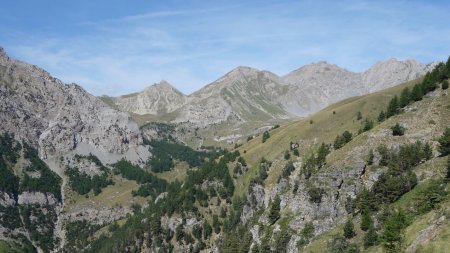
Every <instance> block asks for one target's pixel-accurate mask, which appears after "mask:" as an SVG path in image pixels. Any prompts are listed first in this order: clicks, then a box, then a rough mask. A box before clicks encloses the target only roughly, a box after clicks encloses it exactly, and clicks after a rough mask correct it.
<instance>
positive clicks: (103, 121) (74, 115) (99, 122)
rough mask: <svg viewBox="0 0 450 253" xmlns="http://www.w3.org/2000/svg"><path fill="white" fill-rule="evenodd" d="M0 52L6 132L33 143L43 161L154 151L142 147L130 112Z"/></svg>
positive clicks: (0, 111) (0, 104) (0, 117)
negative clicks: (70, 154) (68, 155)
mask: <svg viewBox="0 0 450 253" xmlns="http://www.w3.org/2000/svg"><path fill="white" fill-rule="evenodd" d="M0 50H1V51H0V52H1V53H0V98H1V99H0V121H1V122H3V123H2V127H1V130H2V131H4V132H9V133H14V134H15V136H16V137H17V138H18V139H25V140H27V141H29V142H30V143H32V144H33V145H34V146H35V147H38V148H39V152H40V155H41V157H42V158H44V159H45V158H47V157H48V156H59V155H62V154H65V153H67V152H70V151H74V152H78V151H80V152H86V151H92V152H93V153H98V154H103V157H104V158H105V160H108V159H107V158H108V154H119V155H120V154H125V153H127V152H128V153H129V154H130V155H131V153H139V155H134V157H135V158H136V157H141V156H144V158H145V156H148V155H149V154H145V152H144V151H142V150H140V149H141V148H140V145H141V144H142V137H141V135H140V132H139V128H138V126H137V125H136V123H134V122H133V120H132V119H131V117H130V116H129V115H128V114H127V113H123V112H118V111H116V110H113V109H111V108H110V107H108V106H107V105H105V104H104V103H103V102H102V101H100V100H99V99H98V98H96V97H94V96H92V95H90V94H88V93H87V92H86V91H85V90H83V89H82V88H81V87H80V86H78V85H76V84H70V85H66V84H63V83H62V82H61V81H60V80H58V79H56V78H54V77H52V76H50V74H49V73H47V72H46V71H44V70H42V69H40V68H38V67H36V66H34V65H29V64H26V63H23V62H20V61H17V60H13V59H11V58H9V57H8V56H7V55H6V53H5V52H4V51H3V49H0ZM18 126H19V127H18ZM133 150H134V151H133ZM136 150H137V151H136ZM139 151H140V152H139ZM131 156H133V155H131Z"/></svg>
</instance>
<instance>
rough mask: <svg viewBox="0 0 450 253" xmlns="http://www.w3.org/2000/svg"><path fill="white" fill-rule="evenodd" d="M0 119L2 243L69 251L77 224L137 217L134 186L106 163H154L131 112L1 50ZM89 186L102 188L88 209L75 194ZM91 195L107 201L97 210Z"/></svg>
mask: <svg viewBox="0 0 450 253" xmlns="http://www.w3.org/2000/svg"><path fill="white" fill-rule="evenodd" d="M0 121H1V122H2V123H1V126H0V136H1V139H2V141H1V145H0V146H1V148H0V172H1V173H2V175H1V179H0V181H1V187H0V216H1V217H2V223H1V225H0V230H1V232H2V233H1V235H0V239H2V240H3V239H4V240H6V241H10V242H12V243H13V244H15V243H19V245H22V246H23V247H35V248H36V249H37V250H38V252H50V251H54V250H56V249H57V248H58V247H64V245H65V244H66V240H65V234H66V232H67V226H70V225H68V224H71V223H72V222H75V221H78V220H88V221H93V222H94V221H95V222H96V224H104V223H110V222H112V221H114V220H117V219H120V218H122V217H124V216H125V215H126V214H129V213H131V212H132V210H131V208H130V206H131V205H132V204H134V201H135V198H133V197H132V196H131V190H133V189H135V188H136V187H137V186H136V185H133V184H130V183H129V182H128V181H126V180H125V181H124V179H121V178H119V177H114V176H113V175H112V174H111V173H110V171H109V169H107V167H105V166H104V165H103V164H109V163H113V162H116V161H118V160H120V159H122V158H125V159H127V160H130V161H133V162H134V163H137V164H144V163H145V162H146V161H147V159H148V158H149V157H150V152H149V150H148V148H149V147H148V146H145V145H143V137H142V135H141V132H140V131H139V128H138V125H137V124H136V123H135V122H134V121H133V119H132V118H131V117H130V116H129V115H128V114H127V113H124V112H120V111H117V110H114V109H111V108H110V107H109V106H108V105H106V104H104V103H103V102H102V101H101V100H100V99H98V98H96V97H95V96H92V95H90V94H89V93H87V92H86V91H85V90H83V89H82V88H81V87H80V86H78V85H76V84H69V85H67V84H63V83H62V82H61V81H59V80H58V79H56V78H54V77H52V76H50V74H49V73H47V72H46V71H44V70H42V69H40V68H38V67H36V66H34V65H30V64H27V63H24V62H21V61H18V60H14V59H11V58H9V57H8V56H7V55H6V53H5V51H4V50H3V49H2V48H0ZM91 154H94V155H91ZM97 157H98V158H97ZM99 159H100V160H99ZM102 162H103V163H102ZM100 169H101V170H100ZM70 171H75V172H72V174H71V175H69V172H70ZM74 173H75V174H74ZM76 173H79V174H76ZM74 180H78V181H74ZM80 180H81V181H80ZM74 182H75V183H74ZM91 182H93V183H92V184H101V185H97V186H94V188H96V189H97V190H96V192H95V193H92V191H89V188H88V191H87V192H86V194H83V195H85V196H84V197H83V199H84V200H87V201H89V202H88V203H83V199H81V198H80V193H76V192H75V191H74V188H76V187H84V186H83V185H81V184H86V185H89V183H91ZM114 183H117V184H116V185H115V184H114ZM77 184H78V185H77ZM123 184H125V185H126V186H127V187H128V189H127V188H126V187H125V189H124V188H123V187H122V185H123ZM108 186H109V187H108ZM104 188H106V190H109V191H114V189H115V190H119V189H122V192H121V196H124V197H125V198H126V200H123V197H122V199H119V198H116V196H114V194H108V193H103V194H101V193H102V189H104ZM106 190H105V191H106ZM78 191H79V192H82V191H83V192H84V191H85V190H83V189H82V188H79V190H78ZM114 192H115V191H114ZM89 194H91V195H89ZM94 195H99V198H102V199H106V197H108V202H107V203H104V204H103V205H95V202H93V201H92V200H91V199H93V197H94ZM119 204H120V206H119ZM114 205H115V206H114ZM1 242H3V241H1ZM30 245H32V246H30ZM22 246H20V247H22ZM2 250H3V249H2ZM28 250H31V249H28Z"/></svg>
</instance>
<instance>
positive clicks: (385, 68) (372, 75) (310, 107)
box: [279, 59, 434, 116]
mask: <svg viewBox="0 0 450 253" xmlns="http://www.w3.org/2000/svg"><path fill="white" fill-rule="evenodd" d="M433 66H434V64H430V65H424V64H421V63H418V62H417V61H414V60H405V61H399V60H396V59H390V60H388V61H384V62H378V63H376V64H375V65H374V66H372V67H371V68H370V69H368V70H367V71H365V72H362V73H354V72H350V71H348V70H345V69H342V68H340V67H338V66H336V65H332V64H329V63H327V62H319V63H314V64H310V65H306V66H304V67H302V68H300V69H297V70H295V71H293V72H291V73H289V74H287V75H286V76H284V77H283V78H282V79H283V81H284V82H285V83H287V84H289V92H287V93H286V94H285V95H284V96H281V97H280V98H279V101H280V102H281V103H282V104H283V105H284V107H285V108H286V110H287V111H289V112H291V113H293V114H296V115H298V116H306V115H309V114H311V113H314V112H317V111H318V110H320V109H323V108H325V107H326V106H328V105H330V104H332V103H336V102H338V101H341V100H343V99H346V98H349V97H353V96H361V95H365V94H369V93H372V92H375V91H379V90H382V89H386V88H389V87H392V86H395V85H397V84H400V83H404V82H407V81H411V80H414V79H417V78H419V77H420V76H423V75H424V74H425V73H426V72H428V71H431V70H432V69H433Z"/></svg>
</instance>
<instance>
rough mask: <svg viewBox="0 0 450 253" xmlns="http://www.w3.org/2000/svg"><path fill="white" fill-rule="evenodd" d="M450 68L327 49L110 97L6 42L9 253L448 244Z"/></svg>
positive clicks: (2, 230) (3, 175) (437, 247)
mask: <svg viewBox="0 0 450 253" xmlns="http://www.w3.org/2000/svg"><path fill="white" fill-rule="evenodd" d="M431 68H432V69H431ZM428 70H431V72H428V73H426V71H428ZM449 77H450V59H449V60H448V61H447V63H446V64H444V63H438V64H431V65H423V64H419V63H417V62H415V61H413V60H407V61H398V60H388V61H385V62H380V63H377V64H376V65H374V66H373V67H372V68H370V69H369V70H367V71H365V72H363V73H352V72H350V71H347V70H345V69H341V68H339V67H337V66H336V65H331V64H328V63H326V62H319V63H316V64H311V65H307V66H304V67H302V68H300V69H298V70H295V71H293V72H291V73H289V74H288V75H286V76H284V77H279V76H277V75H275V74H273V73H271V72H268V71H259V70H256V69H253V68H250V67H238V68H236V69H234V70H232V71H230V72H229V73H227V74H226V75H224V76H223V77H221V78H219V79H218V80H216V81H215V82H213V83H211V84H209V85H207V86H205V87H204V88H202V89H201V90H199V91H197V92H195V93H193V94H190V95H189V96H186V95H184V94H182V93H181V92H179V91H177V90H176V89H175V88H173V87H172V86H171V85H170V84H168V83H167V82H164V81H162V82H161V83H159V84H156V85H153V86H150V87H148V88H146V89H145V90H144V91H142V92H139V93H134V94H129V95H125V96H121V97H118V98H112V97H101V98H98V97H95V96H93V95H91V94H89V93H88V92H86V91H85V90H84V89H83V88H82V87H80V86H79V85H76V84H64V83H63V82H62V81H60V80H58V79H56V78H54V77H52V76H51V75H50V74H49V73H48V72H46V71H45V70H43V69H41V68H39V67H37V66H35V65H31V64H28V63H25V62H22V61H19V60H15V59H12V58H10V57H9V56H8V55H7V54H6V53H5V51H4V50H3V49H2V48H0V122H1V124H0V218H1V219H0V252H33V253H35V252H38V253H41V252H43V253H47V252H63V253H66V252H68V253H69V252H85V253H91V252H92V253H94V252H95V253H99V252H100V253H101V252H105V253H106V252H108V253H109V252H140V253H149V252H158V253H159V252H161V253H163V252H205V253H212V252H225V253H228V252H232V253H235V252H289V253H298V252H311V253H312V252H336V249H339V250H340V251H339V252H384V251H387V252H401V251H406V252H446V250H447V249H448V248H449V247H450V245H449V240H448V234H449V232H450V222H449V219H448V217H450V198H449V197H448V196H450V192H449V187H448V184H449V182H450V181H449V180H450V157H449V154H450V128H449V127H448V126H449V125H450V100H449V99H448V97H449V89H448V79H449ZM399 83H401V84H399ZM386 87H388V88H386ZM366 93H370V94H367V95H364V94H366ZM334 102H336V103H334ZM330 103H332V104H330ZM325 106H327V107H326V108H324V109H320V108H323V107H325ZM118 109H120V110H118ZM317 110H319V111H318V112H315V111H317ZM303 117H304V118H303ZM278 123H283V124H281V125H277V124H278ZM284 123H285V124H284ZM258 132H259V133H261V132H263V134H262V136H261V135H258ZM229 140H232V141H231V143H228V141H229ZM192 143H195V144H196V145H186V144H192Z"/></svg>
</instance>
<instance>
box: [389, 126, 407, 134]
mask: <svg viewBox="0 0 450 253" xmlns="http://www.w3.org/2000/svg"><path fill="white" fill-rule="evenodd" d="M391 130H392V135H394V136H402V135H404V134H405V128H404V127H402V126H400V124H398V123H397V124H395V126H393V127H391Z"/></svg>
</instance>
